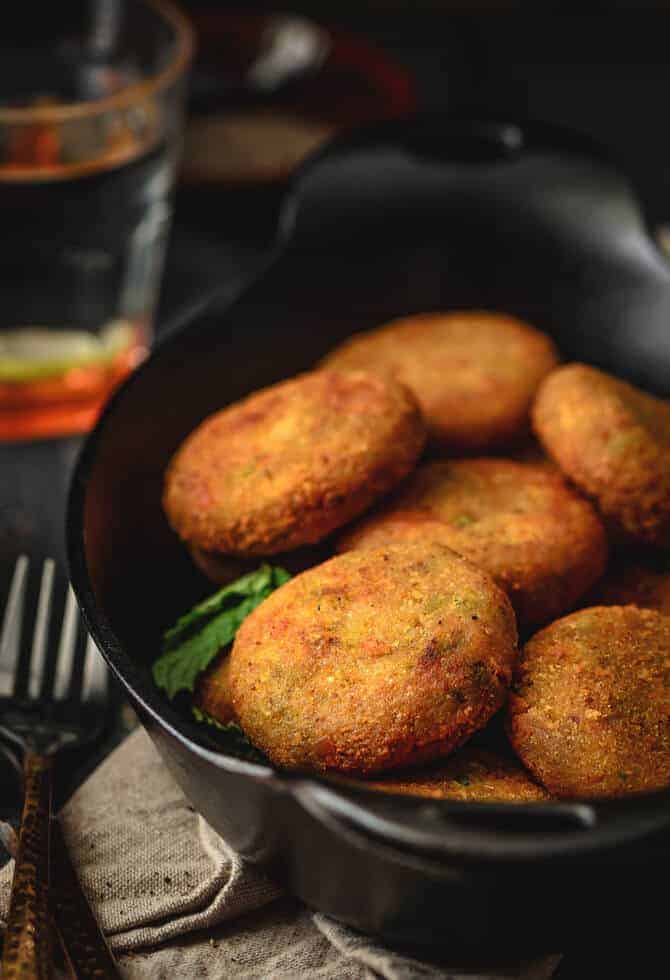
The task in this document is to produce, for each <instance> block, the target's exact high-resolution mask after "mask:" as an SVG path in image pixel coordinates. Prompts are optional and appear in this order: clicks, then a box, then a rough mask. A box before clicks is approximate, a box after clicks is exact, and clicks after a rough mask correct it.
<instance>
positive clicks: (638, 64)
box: [161, 0, 670, 321]
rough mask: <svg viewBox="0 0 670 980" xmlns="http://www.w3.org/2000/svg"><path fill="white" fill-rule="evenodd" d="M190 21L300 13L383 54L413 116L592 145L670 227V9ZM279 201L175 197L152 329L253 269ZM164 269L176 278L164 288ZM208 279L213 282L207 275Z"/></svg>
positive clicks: (361, 12)
mask: <svg viewBox="0 0 670 980" xmlns="http://www.w3.org/2000/svg"><path fill="white" fill-rule="evenodd" d="M182 6H183V7H184V9H186V10H187V11H189V12H191V13H193V14H195V15H196V16H197V15H198V14H201V13H202V12H203V11H207V12H214V11H229V10H230V11H234V10H238V11H239V10H244V11H245V12H246V11H249V12H251V11H259V12H264V11H280V12H284V11H287V10H288V11H291V12H302V13H304V14H306V15H308V16H310V17H312V18H314V19H316V20H318V21H320V22H322V23H323V24H324V25H332V26H335V27H339V28H344V29H346V30H348V31H351V32H352V33H354V34H357V35H359V36H362V37H365V38H367V39H368V40H370V41H371V42H373V43H375V44H377V45H379V46H381V47H383V48H384V49H385V50H386V51H387V52H388V53H389V54H390V55H392V56H393V58H394V59H395V60H396V61H397V62H399V63H400V64H401V65H402V66H404V67H405V68H406V69H407V70H408V71H409V73H410V75H411V76H412V78H413V79H414V82H415V85H416V92H417V101H418V107H419V108H420V109H426V110H438V111H440V110H444V111H447V112H472V113H475V114H476V113H486V114H496V115H510V116H514V117H521V118H535V119H542V120H545V121H549V122H554V123H559V124H561V125H564V126H568V127H571V128H574V129H578V130H580V131H582V132H585V133H588V134H589V135H590V136H592V137H593V138H595V139H596V140H598V141H600V142H602V143H603V144H604V145H605V146H607V148H608V149H609V150H610V152H611V153H612V154H613V156H614V159H615V160H616V161H617V162H618V163H619V164H620V166H621V168H622V169H623V170H625V171H626V172H627V173H628V175H629V176H630V177H631V179H632V181H633V183H634V185H635V187H636V190H637V192H638V194H639V196H640V199H641V201H642V205H643V208H644V211H645V214H646V216H647V218H648V220H649V222H650V224H651V225H654V226H655V225H658V224H659V223H662V222H664V221H666V220H670V131H669V126H668V121H667V120H668V103H669V101H670V3H668V2H666V3H661V2H657V3H655V4H654V3H649V2H642V3H635V2H633V0H628V2H609V3H593V2H592V3H588V2H584V3H579V2H574V3H570V2H567V3H549V2H545V3H542V2H535V3H519V2H516V3H513V2H510V0H498V2H493V3H491V2H489V3H481V2H469V3H468V2H464V0H461V2H458V0H451V2H450V0H441V2H439V0H432V2H431V0H418V2H411V0H404V2H403V0H357V2H354V0H348V2H338V3H334V2H320V3H318V2H312V3H305V2H303V3H300V2H292V3H290V2H285V3H259V2H255V0H247V2H246V3H240V2H238V3H237V4H234V3H233V4H231V3H225V2H219V3H216V2H212V0H209V2H208V3H202V2H199V0H185V2H184V3H182ZM275 217H276V199H273V197H272V195H268V194H259V195H257V198H256V200H255V201H254V200H253V199H252V198H246V199H245V201H244V206H243V207H242V206H239V205H236V204H235V202H234V200H233V201H231V196H230V195H227V196H226V195H216V194H212V195H210V196H209V197H208V199H207V203H206V205H205V206H203V204H202V196H201V195H194V194H192V193H190V192H186V191H184V190H182V191H181V192H180V193H179V195H178V200H177V209H176V221H175V229H174V235H173V239H172V249H171V251H170V256H169V259H168V270H169V274H168V276H167V277H166V286H165V287H164V293H163V305H162V315H161V320H162V321H164V320H165V319H166V317H169V316H170V315H171V313H172V312H173V311H174V310H175V309H176V308H181V306H182V304H183V303H184V302H187V301H188V299H189V297H191V296H193V295H197V294H198V293H199V292H200V291H201V290H202V289H203V288H207V287H209V286H211V285H212V284H213V283H215V282H218V283H220V284H221V285H222V286H223V287H224V288H225V286H226V284H227V283H229V282H230V281H231V276H233V275H234V274H235V273H237V271H238V269H239V268H240V266H242V267H244V266H245V263H246V262H247V260H248V259H251V260H252V261H253V259H254V257H255V255H256V254H257V249H258V248H259V247H261V246H262V245H263V243H265V242H267V241H268V240H269V238H270V237H271V235H272V232H273V229H274V220H275ZM173 269H174V272H175V274H174V275H173V274H171V272H172V270H173ZM212 270H215V271H214V273H213V272H212Z"/></svg>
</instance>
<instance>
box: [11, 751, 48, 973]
mask: <svg viewBox="0 0 670 980" xmlns="http://www.w3.org/2000/svg"><path fill="white" fill-rule="evenodd" d="M52 772H53V769H52V759H51V757H49V756H46V755H41V754H40V753H39V752H35V751H32V750H30V749H28V750H27V751H26V755H25V758H24V762H23V779H24V793H25V796H24V802H23V813H22V814H21V830H20V832H19V847H18V851H17V855H16V865H15V867H14V881H13V883H12V897H11V899H10V903H9V916H8V918H7V930H6V932H5V942H4V950H3V957H2V980H48V978H49V977H51V974H52V965H53V957H52V952H51V923H50V920H49V831H50V823H51V777H52Z"/></svg>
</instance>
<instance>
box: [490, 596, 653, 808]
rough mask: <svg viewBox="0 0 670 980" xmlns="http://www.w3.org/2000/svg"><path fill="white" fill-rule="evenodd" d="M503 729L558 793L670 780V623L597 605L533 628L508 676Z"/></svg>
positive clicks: (588, 793)
mask: <svg viewBox="0 0 670 980" xmlns="http://www.w3.org/2000/svg"><path fill="white" fill-rule="evenodd" d="M508 732H509V736H510V739H511V742H512V745H513V746H514V749H515V751H516V752H517V754H518V755H519V757H520V758H521V760H522V762H523V763H524V765H525V766H526V767H527V768H528V769H529V770H530V772H531V773H532V774H533V775H534V776H535V778H536V779H538V780H539V781H540V782H541V783H542V784H543V785H544V786H545V787H546V788H547V789H548V790H549V791H550V792H551V793H554V794H556V795H557V796H563V797H572V798H574V797H616V796H625V795H627V794H629V793H635V792H641V791H645V790H646V791H650V790H656V789H661V788H664V787H666V786H668V785H670V619H668V618H667V617H666V616H663V615H661V614H660V613H658V612H654V611H652V610H648V609H638V608H636V607H635V606H608V607H605V606H596V607H593V608H590V609H582V610H581V611H580V612H576V613H572V615H570V616H566V617H565V618H564V619H560V620H558V621H557V622H555V623H552V624H551V626H548V627H547V628H546V629H544V630H542V631H541V632H540V633H538V634H536V636H534V637H533V639H532V640H531V641H530V642H529V643H528V644H527V645H526V647H525V648H524V650H523V652H522V655H521V658H520V660H519V665H518V667H517V670H516V673H515V686H514V692H513V694H512V695H511V697H510V701H509V708H508Z"/></svg>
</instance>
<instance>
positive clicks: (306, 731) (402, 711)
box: [230, 544, 516, 775]
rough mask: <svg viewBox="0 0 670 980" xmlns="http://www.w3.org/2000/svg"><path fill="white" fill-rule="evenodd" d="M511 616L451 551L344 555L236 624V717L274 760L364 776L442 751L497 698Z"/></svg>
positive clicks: (496, 592) (509, 646)
mask: <svg viewBox="0 0 670 980" xmlns="http://www.w3.org/2000/svg"><path fill="white" fill-rule="evenodd" d="M515 657H516V625H515V621H514V613H513V611H512V608H511V606H510V604H509V600H508V599H507V597H506V596H505V594H504V593H503V592H502V591H501V590H500V589H498V587H497V586H496V585H495V584H494V583H493V582H492V581H491V579H490V578H489V577H488V576H487V575H486V574H485V573H483V572H481V571H480V570H479V569H477V568H475V567H474V566H473V565H471V564H470V563H469V562H466V561H464V560H463V559H461V558H459V557H458V556H457V555H455V554H454V553H453V552H452V551H450V550H449V549H448V548H445V547H443V546H440V545H438V544H433V545H430V546H425V545H423V544H422V545H418V546H417V545H415V544H407V545H402V546H389V547H388V548H379V549H375V550H369V551H360V552H351V553H350V554H346V555H340V556H338V557H336V558H332V559H331V560H330V561H327V562H325V563H324V564H323V565H319V566H318V567H317V568H313V569H310V570H309V571H307V572H303V574H302V575H299V576H297V577H296V578H294V579H292V580H291V581H290V582H288V583H287V584H286V585H283V586H282V587H281V588H280V589H278V590H277V591H276V592H274V593H273V594H272V595H271V596H270V597H269V598H268V599H266V601H265V602H263V603H262V604H261V605H260V606H259V607H258V608H257V609H256V610H254V612H253V613H252V614H251V615H250V616H249V617H248V618H247V619H246V620H245V622H244V623H243V624H242V626H241V627H240V630H239V631H238V633H237V636H236V638H235V643H234V646H233V650H232V653H231V667H230V682H231V689H232V700H233V705H234V709H235V713H236V715H237V717H238V719H239V721H240V724H241V725H242V727H243V729H244V731H245V732H246V734H247V735H248V736H249V738H250V739H251V740H252V741H253V742H254V743H255V744H256V745H257V746H258V747H259V748H261V749H262V750H263V751H264V752H265V753H266V754H267V755H268V756H269V757H270V758H271V759H272V760H273V761H274V762H275V763H276V764H277V765H280V766H285V767H291V768H296V767H297V768H307V769H316V770H337V771H340V772H345V773H352V774H358V775H368V774H372V773H376V772H382V771H385V770H390V769H394V768H398V767H403V766H407V765H411V764H414V763H420V762H427V761H430V760H432V759H435V758H440V757H442V756H445V755H447V754H448V753H449V752H451V751H452V749H454V748H456V747H457V746H458V745H460V744H461V743H462V742H463V741H464V740H465V739H466V738H468V736H469V735H470V734H472V732H473V731H475V730H476V729H478V728H481V727H482V726H483V725H484V724H486V722H487V721H488V719H489V718H490V717H491V715H492V714H493V713H494V712H495V711H496V710H497V709H498V708H499V707H500V705H501V704H502V702H503V700H504V698H505V694H506V690H507V685H508V683H509V679H510V675H511V671H512V666H513V664H514V660H515Z"/></svg>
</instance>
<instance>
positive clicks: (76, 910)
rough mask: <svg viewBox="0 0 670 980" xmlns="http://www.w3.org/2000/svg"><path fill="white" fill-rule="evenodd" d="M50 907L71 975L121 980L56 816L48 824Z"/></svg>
mask: <svg viewBox="0 0 670 980" xmlns="http://www.w3.org/2000/svg"><path fill="white" fill-rule="evenodd" d="M51 906H52V909H53V917H54V922H55V925H56V929H57V930H58V933H59V934H60V938H61V942H62V945H63V951H64V953H65V958H66V960H67V962H68V964H69V966H70V970H71V972H72V975H73V976H75V977H76V978H77V980H120V977H121V974H120V973H119V970H118V967H117V965H116V962H115V960H114V957H113V956H112V954H111V952H110V950H109V947H108V945H107V942H106V940H105V938H104V936H103V934H102V932H101V930H100V926H99V925H98V923H97V921H96V919H95V916H94V915H93V912H92V911H91V907H90V906H89V904H88V901H87V900H86V896H85V895H84V892H83V891H82V887H81V885H80V883H79V878H78V877H77V872H76V871H75V869H74V868H73V866H72V861H71V860H70V855H69V854H68V849H67V845H66V843H65V839H64V838H63V832H62V830H61V827H60V823H59V822H58V818H57V817H54V819H53V822H52V824H51Z"/></svg>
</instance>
